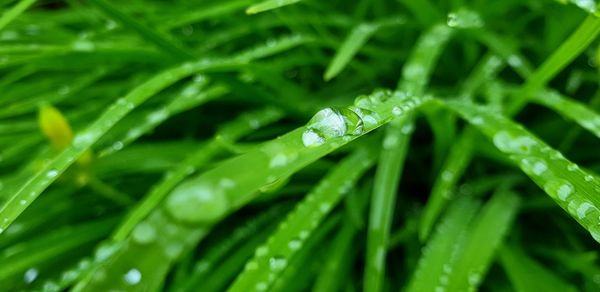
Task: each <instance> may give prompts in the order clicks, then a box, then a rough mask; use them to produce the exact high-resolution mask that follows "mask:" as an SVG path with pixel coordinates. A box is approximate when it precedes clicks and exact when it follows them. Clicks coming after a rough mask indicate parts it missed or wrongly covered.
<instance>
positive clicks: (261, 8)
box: [246, 0, 301, 14]
mask: <svg viewBox="0 0 600 292" xmlns="http://www.w3.org/2000/svg"><path fill="white" fill-rule="evenodd" d="M300 1H301V0H266V1H263V2H260V3H257V4H254V5H252V6H250V7H248V8H247V9H246V14H256V13H261V12H265V11H269V10H273V9H278V8H281V7H283V6H288V5H292V4H296V3H298V2H300Z"/></svg>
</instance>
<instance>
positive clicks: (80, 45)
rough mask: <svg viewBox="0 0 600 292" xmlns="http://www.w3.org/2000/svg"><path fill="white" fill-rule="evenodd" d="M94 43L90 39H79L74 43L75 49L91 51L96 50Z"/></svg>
mask: <svg viewBox="0 0 600 292" xmlns="http://www.w3.org/2000/svg"><path fill="white" fill-rule="evenodd" d="M94 47H95V45H94V43H92V42H90V41H88V40H78V41H76V42H74V43H73V50H75V51H80V52H89V51H92V50H94Z"/></svg>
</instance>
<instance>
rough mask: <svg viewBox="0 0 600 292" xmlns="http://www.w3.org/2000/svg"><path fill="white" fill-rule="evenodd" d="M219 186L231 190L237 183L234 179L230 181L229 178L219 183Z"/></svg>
mask: <svg viewBox="0 0 600 292" xmlns="http://www.w3.org/2000/svg"><path fill="white" fill-rule="evenodd" d="M219 186H220V187H222V188H223V189H231V188H234V187H235V181H233V180H232V179H228V178H222V179H221V180H220V181H219Z"/></svg>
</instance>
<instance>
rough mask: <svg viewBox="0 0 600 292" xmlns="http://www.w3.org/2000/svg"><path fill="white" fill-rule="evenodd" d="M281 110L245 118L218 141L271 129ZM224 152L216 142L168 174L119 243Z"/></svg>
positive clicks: (132, 216)
mask: <svg viewBox="0 0 600 292" xmlns="http://www.w3.org/2000/svg"><path fill="white" fill-rule="evenodd" d="M281 116H282V113H281V112H280V111H278V110H275V109H272V108H267V109H264V110H260V111H256V112H251V113H248V114H245V115H243V116H241V117H240V118H238V119H237V120H234V121H232V122H230V123H229V124H225V125H224V128H223V129H224V130H222V131H220V132H218V133H217V137H222V138H221V139H226V140H227V141H232V142H233V141H235V140H237V139H239V138H241V137H242V136H244V135H247V134H249V133H251V132H252V131H253V130H255V129H256V125H268V124H269V123H271V122H273V121H276V120H277V119H279V118H281ZM219 152H220V149H219V144H218V141H217V139H216V137H215V138H213V140H211V141H210V142H208V143H207V144H205V145H203V146H202V147H201V148H200V149H198V150H196V151H195V152H193V153H191V154H190V155H189V156H188V158H186V159H185V160H184V161H183V162H182V163H180V164H179V165H177V166H176V167H175V168H174V169H172V170H170V171H169V172H167V174H166V175H165V176H164V177H163V179H162V180H161V181H160V182H159V183H157V184H156V185H155V186H153V188H152V189H151V191H150V192H149V193H148V195H147V196H146V197H145V198H144V200H142V201H141V202H140V203H139V204H138V205H137V206H136V207H135V208H134V209H133V210H132V211H131V212H130V213H129V214H128V216H127V218H126V219H125V220H124V221H123V222H122V223H121V225H120V226H119V227H118V228H117V230H116V231H115V233H114V234H113V239H114V240H115V241H121V240H125V238H126V237H127V236H128V235H129V233H130V232H131V231H132V230H133V228H134V227H135V226H136V225H137V224H138V223H139V222H140V221H141V220H142V219H143V218H145V217H146V216H147V215H148V214H150V212H151V211H152V210H154V209H155V208H156V207H157V206H158V205H159V204H160V202H161V201H162V200H163V199H164V197H165V196H166V195H167V194H168V193H169V192H170V191H171V190H172V189H173V188H174V187H175V186H177V185H178V184H179V183H180V182H181V181H183V180H184V179H185V178H186V177H188V176H189V175H191V174H192V173H193V172H194V170H195V169H196V168H198V167H199V166H201V165H202V164H205V163H206V162H208V160H209V159H210V158H212V157H213V156H215V155H216V154H217V153H219Z"/></svg>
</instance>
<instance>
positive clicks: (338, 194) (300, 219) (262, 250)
mask: <svg viewBox="0 0 600 292" xmlns="http://www.w3.org/2000/svg"><path fill="white" fill-rule="evenodd" d="M375 154H376V153H375V152H374V151H373V149H370V148H361V149H358V150H356V152H354V153H353V154H351V155H350V156H349V157H347V158H346V159H344V160H343V161H342V162H340V163H339V164H338V166H337V167H336V168H335V169H333V170H332V171H331V172H330V173H329V174H328V175H327V176H325V178H323V180H322V181H321V182H320V183H319V184H318V185H317V186H316V187H315V189H314V190H313V191H312V192H311V193H309V194H308V195H307V196H306V198H305V199H304V200H303V201H302V202H301V203H299V205H297V207H296V208H295V209H294V211H292V212H291V213H290V214H289V216H288V217H287V218H286V220H284V221H283V222H282V223H281V225H280V226H279V228H278V229H277V231H276V232H275V233H274V234H273V235H272V236H271V237H270V238H269V240H268V241H267V242H266V243H265V244H264V245H262V246H261V247H259V248H258V249H257V250H256V253H255V255H254V258H253V259H252V260H251V261H249V262H248V263H247V265H246V268H245V269H244V271H243V272H242V273H241V274H240V275H239V276H238V277H237V279H236V280H235V282H234V283H233V284H232V286H231V287H230V288H229V291H248V290H250V289H256V288H257V287H263V286H264V288H265V290H266V289H268V288H269V287H270V286H271V285H272V284H273V282H274V281H275V279H276V278H277V277H278V275H279V274H280V273H281V272H282V271H283V270H284V269H285V268H286V265H287V263H288V262H289V261H290V260H291V259H292V258H293V257H294V255H295V253H296V251H297V250H299V249H300V248H301V247H302V245H303V244H304V242H305V241H306V239H307V238H308V237H310V235H311V233H312V232H313V230H314V229H315V228H316V227H317V226H318V225H319V224H320V222H321V221H322V220H323V218H324V217H325V216H326V215H327V214H328V213H329V211H330V210H331V209H332V208H333V207H335V205H337V203H338V202H339V200H340V199H341V198H342V196H343V195H344V194H346V193H347V192H348V191H349V190H350V188H351V187H352V186H353V185H354V184H355V183H356V181H357V180H358V179H359V178H360V177H361V176H362V174H363V173H364V172H365V171H366V170H367V169H368V168H369V167H370V166H371V165H372V164H373V162H374V158H375Z"/></svg>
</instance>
